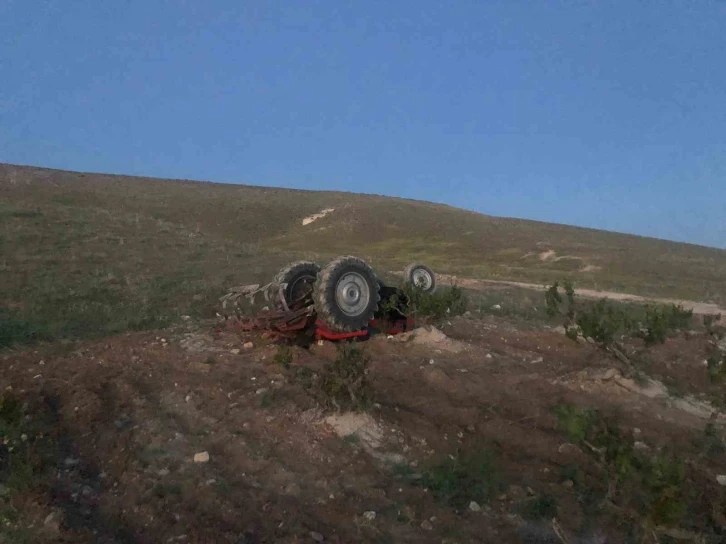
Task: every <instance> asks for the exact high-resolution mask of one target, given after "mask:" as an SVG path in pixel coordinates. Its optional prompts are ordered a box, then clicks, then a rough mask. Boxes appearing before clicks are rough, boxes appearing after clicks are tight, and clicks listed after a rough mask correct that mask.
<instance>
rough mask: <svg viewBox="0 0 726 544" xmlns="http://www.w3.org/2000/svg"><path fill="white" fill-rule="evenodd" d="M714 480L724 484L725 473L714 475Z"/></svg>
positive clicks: (725, 483) (725, 481) (725, 479)
mask: <svg viewBox="0 0 726 544" xmlns="http://www.w3.org/2000/svg"><path fill="white" fill-rule="evenodd" d="M716 481H717V482H718V483H719V484H720V485H724V486H726V474H719V475H718V476H716Z"/></svg>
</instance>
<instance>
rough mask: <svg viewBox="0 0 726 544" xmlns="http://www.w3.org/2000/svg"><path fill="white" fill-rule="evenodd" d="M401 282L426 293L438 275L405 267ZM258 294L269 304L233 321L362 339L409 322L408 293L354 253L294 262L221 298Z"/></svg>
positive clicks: (231, 300) (226, 302)
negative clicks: (387, 282) (322, 260)
mask: <svg viewBox="0 0 726 544" xmlns="http://www.w3.org/2000/svg"><path fill="white" fill-rule="evenodd" d="M404 281H405V282H406V283H407V284H409V285H411V286H413V287H415V288H416V289H419V290H421V291H423V292H425V293H433V292H434V291H435V290H436V276H435V275H434V273H433V271H432V270H431V269H430V268H428V267H427V266H425V265H423V264H419V263H414V264H411V265H409V266H407V267H406V269H405V270H404ZM258 295H262V296H263V297H264V299H265V300H266V301H268V303H269V306H268V307H267V308H265V309H264V310H263V311H261V312H259V313H258V314H257V315H256V316H254V317H245V316H243V315H240V314H239V313H236V318H235V319H233V320H232V322H231V324H232V325H233V326H235V327H237V328H239V329H241V330H243V331H250V330H256V329H260V330H266V331H268V332H269V333H272V334H274V335H277V336H286V337H293V336H297V335H305V336H308V337H310V338H312V337H317V338H321V339H323V338H324V339H327V340H345V339H353V338H362V337H367V336H368V335H370V334H371V332H373V331H380V332H385V333H386V334H397V333H400V332H404V331H406V330H409V329H410V328H411V327H412V326H413V322H412V320H411V318H410V317H408V316H407V314H408V312H407V309H408V306H409V299H408V297H407V295H406V293H405V292H404V291H403V290H402V289H399V288H397V287H392V286H387V285H384V284H383V283H382V282H381V280H380V279H379V278H378V277H377V275H376V273H375V272H374V271H373V269H372V268H371V267H370V266H369V265H368V264H367V263H366V262H365V261H363V260H362V259H359V258H357V257H352V256H344V257H338V258H337V259H333V260H332V261H330V262H329V263H328V264H327V265H325V266H324V267H320V266H319V265H317V264H316V263H314V262H311V261H297V262H294V263H291V264H289V265H288V266H286V267H285V268H283V269H282V270H280V272H279V273H278V274H277V276H275V279H274V280H273V281H272V282H270V283H268V284H267V285H264V286H262V287H261V286H260V285H246V286H242V287H238V288H236V289H234V290H232V291H231V292H230V293H228V294H227V295H225V296H224V297H222V299H221V302H222V306H223V307H228V306H230V305H233V306H235V307H238V303H239V301H240V300H241V299H242V298H246V299H248V300H250V301H251V302H254V299H255V297H256V296H258ZM270 306H271V307H270Z"/></svg>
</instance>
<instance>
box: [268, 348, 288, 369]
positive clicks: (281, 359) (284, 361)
mask: <svg viewBox="0 0 726 544" xmlns="http://www.w3.org/2000/svg"><path fill="white" fill-rule="evenodd" d="M272 360H273V361H274V363H275V364H276V365H280V366H281V367H282V368H290V365H291V364H292V350H291V349H290V346H286V345H284V344H283V345H280V346H277V353H275V356H274V358H273V359H272Z"/></svg>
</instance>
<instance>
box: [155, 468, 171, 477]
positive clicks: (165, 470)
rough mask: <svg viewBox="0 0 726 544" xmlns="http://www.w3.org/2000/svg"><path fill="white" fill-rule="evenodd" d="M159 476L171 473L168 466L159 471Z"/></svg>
mask: <svg viewBox="0 0 726 544" xmlns="http://www.w3.org/2000/svg"><path fill="white" fill-rule="evenodd" d="M157 474H158V475H159V476H168V475H169V469H168V468H162V469H161V470H160V471H159V472H157Z"/></svg>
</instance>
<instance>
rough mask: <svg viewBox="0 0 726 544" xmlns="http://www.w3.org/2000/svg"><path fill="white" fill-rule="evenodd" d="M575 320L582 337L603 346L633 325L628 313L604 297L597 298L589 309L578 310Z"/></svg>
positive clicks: (610, 342)
mask: <svg viewBox="0 0 726 544" xmlns="http://www.w3.org/2000/svg"><path fill="white" fill-rule="evenodd" d="M575 322H576V323H577V326H578V327H579V328H580V331H581V334H582V336H583V337H585V338H592V339H593V340H594V341H595V342H597V343H598V344H602V345H604V346H607V345H610V344H612V343H613V341H614V340H615V336H616V335H617V334H619V333H623V332H626V331H628V330H631V329H632V327H633V321H632V319H631V318H630V317H629V316H628V314H627V313H626V312H625V311H624V310H622V309H621V308H619V307H617V306H615V305H614V304H611V303H609V302H608V301H607V300H605V299H601V300H598V301H597V302H596V303H595V305H594V306H592V308H590V309H589V310H585V311H580V312H578V314H577V317H576V319H575Z"/></svg>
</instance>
